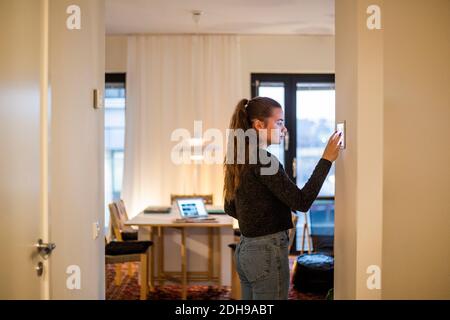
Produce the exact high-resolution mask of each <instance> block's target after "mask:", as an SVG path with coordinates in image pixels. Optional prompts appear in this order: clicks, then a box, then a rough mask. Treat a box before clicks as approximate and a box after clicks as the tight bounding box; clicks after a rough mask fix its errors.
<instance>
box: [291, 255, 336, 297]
mask: <svg viewBox="0 0 450 320" xmlns="http://www.w3.org/2000/svg"><path fill="white" fill-rule="evenodd" d="M333 274H334V258H333V257H331V256H329V255H325V254H321V253H313V254H302V255H300V256H299V257H297V263H296V264H295V267H294V272H293V276H292V282H293V284H294V288H295V289H297V290H298V291H300V292H312V293H324V292H327V291H328V290H329V289H331V288H333Z"/></svg>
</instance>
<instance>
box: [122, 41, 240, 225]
mask: <svg viewBox="0 0 450 320" xmlns="http://www.w3.org/2000/svg"><path fill="white" fill-rule="evenodd" d="M239 48H240V47H239V38H238V37H237V36H230V35H145V36H130V37H128V64H127V107H126V129H125V131H126V133H125V165H124V177H123V188H122V198H123V199H124V201H125V204H126V206H127V209H128V211H129V214H130V216H131V217H132V216H135V215H136V214H138V213H139V212H140V211H142V210H143V209H144V208H145V207H146V206H148V205H169V204H170V194H171V193H173V194H192V193H194V192H195V193H197V194H198V193H201V194H209V193H212V194H213V196H214V203H215V204H216V205H220V204H222V203H223V198H222V188H223V170H222V165H221V164H214V165H212V164H204V163H203V164H200V165H197V167H196V165H194V164H191V165H189V164H182V165H176V164H174V163H173V162H172V161H171V151H172V148H173V147H174V146H175V145H176V144H177V142H174V141H171V134H172V132H173V130H175V129H177V128H186V129H188V130H189V131H190V132H191V135H193V128H194V120H201V121H202V125H203V131H204V130H206V129H208V128H218V129H220V130H221V131H222V133H223V137H224V139H225V129H226V128H227V126H228V123H229V120H230V117H231V114H232V112H233V109H234V106H235V105H236V104H237V102H238V100H239V99H240V98H242V95H241V69H240V49H239ZM223 143H224V145H225V141H223ZM195 168H197V169H195ZM196 173H197V174H196ZM195 177H197V179H195ZM194 180H196V181H197V182H195V181H194Z"/></svg>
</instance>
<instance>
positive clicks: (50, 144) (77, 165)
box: [0, 0, 105, 299]
mask: <svg viewBox="0 0 450 320" xmlns="http://www.w3.org/2000/svg"><path fill="white" fill-rule="evenodd" d="M72 4H73V3H72V1H66V0H1V1H0V44H1V50H0V152H1V157H0V252H1V261H0V299H48V298H50V299H102V298H104V237H103V234H102V231H103V114H102V113H103V110H102V109H94V106H93V91H94V89H99V90H101V91H103V87H104V39H105V31H104V0H81V1H80V0H79V1H77V8H74V7H73V6H72ZM77 12H79V15H77ZM77 18H80V19H81V20H80V29H77V28H75V29H72V28H68V25H67V21H68V19H77ZM70 21H71V22H74V21H73V20H70ZM75 24H76V23H75ZM96 226H98V230H99V232H98V233H97V232H96V228H94V227H96ZM38 239H43V242H44V244H45V243H48V242H52V243H55V244H56V248H55V249H54V250H53V252H52V253H51V254H50V255H45V254H43V251H42V250H41V253H42V254H39V252H38V251H39V250H38V248H37V247H36V243H37V242H38ZM41 263H42V267H40V264H41ZM40 271H42V274H41V272H40Z"/></svg>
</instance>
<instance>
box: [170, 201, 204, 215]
mask: <svg viewBox="0 0 450 320" xmlns="http://www.w3.org/2000/svg"><path fill="white" fill-rule="evenodd" d="M177 204H178V209H179V211H180V215H181V216H182V217H183V218H198V217H207V216H208V212H206V208H205V203H204V202H203V199H202V198H192V199H178V200H177Z"/></svg>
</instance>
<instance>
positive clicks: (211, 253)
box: [208, 228, 214, 281]
mask: <svg viewBox="0 0 450 320" xmlns="http://www.w3.org/2000/svg"><path fill="white" fill-rule="evenodd" d="M213 236H214V229H213V228H208V281H211V279H212V277H213V276H214V250H213V246H214V239H213Z"/></svg>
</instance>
